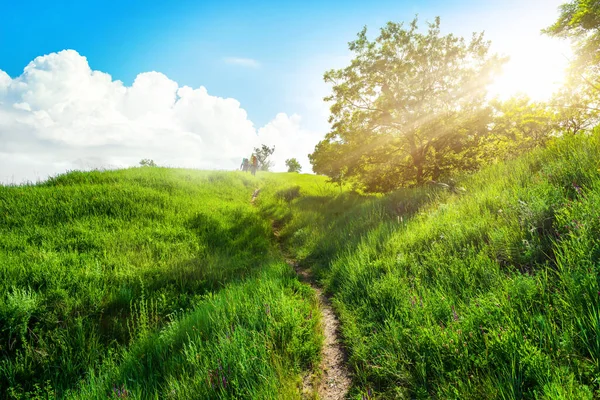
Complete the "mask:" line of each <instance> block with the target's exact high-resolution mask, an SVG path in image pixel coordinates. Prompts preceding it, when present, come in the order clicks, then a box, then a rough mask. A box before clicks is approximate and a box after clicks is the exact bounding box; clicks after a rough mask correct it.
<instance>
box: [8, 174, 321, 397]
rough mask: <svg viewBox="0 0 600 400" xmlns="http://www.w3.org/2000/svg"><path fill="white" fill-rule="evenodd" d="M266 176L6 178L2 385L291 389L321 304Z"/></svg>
mask: <svg viewBox="0 0 600 400" xmlns="http://www.w3.org/2000/svg"><path fill="white" fill-rule="evenodd" d="M258 183H259V182H258V180H256V179H255V178H252V177H251V176H249V175H244V174H241V173H209V172H196V171H185V170H171V169H162V168H136V169H130V170H123V171H111V172H88V173H79V172H73V173H70V174H66V175H62V176H58V177H56V178H54V179H51V180H50V181H48V182H47V183H44V184H42V185H37V186H21V187H0V343H1V345H0V397H3V398H4V397H12V398H28V397H31V396H40V397H41V398H46V396H49V397H52V396H54V395H56V396H57V397H60V398H62V397H67V398H85V399H88V398H102V399H105V398H107V396H108V397H110V396H113V397H114V393H113V392H116V389H122V388H123V389H125V390H127V393H128V396H127V398H181V399H187V398H191V397H196V396H200V397H202V398H227V397H231V398H234V397H236V396H237V397H238V398H239V397H242V398H250V397H252V398H275V397H277V396H278V395H280V396H283V397H289V396H288V395H289V393H296V395H297V393H298V391H297V389H296V388H295V386H294V385H295V384H296V383H297V379H298V374H299V372H300V371H301V370H303V369H308V368H309V367H310V366H311V365H312V364H314V363H315V362H316V361H318V357H319V348H320V341H321V334H320V331H319V329H318V323H319V314H318V313H317V312H314V310H315V298H314V295H313V293H312V292H311V291H310V290H309V289H308V288H307V287H306V286H304V285H301V284H299V283H298V281H297V280H296V279H295V275H294V274H293V271H292V270H291V268H290V267H288V266H287V265H286V264H285V263H284V262H283V261H282V258H281V256H280V254H279V252H278V249H277V248H276V246H274V242H273V241H272V240H271V239H272V230H271V226H270V222H269V221H268V220H265V219H263V218H261V216H260V215H259V213H258V210H257V209H256V208H255V207H253V206H252V205H251V204H250V199H251V196H252V193H253V191H254V189H255V188H256V187H257V186H258ZM119 393H122V392H119ZM192 394H193V395H192ZM190 396H191V397H190Z"/></svg>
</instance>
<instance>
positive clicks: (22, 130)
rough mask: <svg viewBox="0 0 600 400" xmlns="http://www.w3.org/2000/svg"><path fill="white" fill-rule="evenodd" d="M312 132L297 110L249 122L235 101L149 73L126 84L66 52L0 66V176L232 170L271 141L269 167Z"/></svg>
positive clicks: (299, 148) (8, 179)
mask: <svg viewBox="0 0 600 400" xmlns="http://www.w3.org/2000/svg"><path fill="white" fill-rule="evenodd" d="M318 140H319V135H318V134H316V133H314V132H308V131H306V130H304V129H303V128H302V127H301V119H300V117H299V116H298V115H292V116H288V115H286V114H283V113H282V114H278V115H277V116H276V117H275V118H274V119H273V120H272V121H271V122H269V123H268V124H266V125H265V126H264V127H259V128H258V129H257V128H255V127H254V125H253V123H252V121H250V120H249V119H248V115H247V113H246V111H245V110H244V109H243V108H242V107H241V105H240V103H239V102H238V101H237V100H235V99H230V98H228V99H225V98H220V97H216V96H211V95H210V94H209V93H208V92H207V90H206V89H205V88H204V87H200V88H197V89H194V88H191V87H187V86H182V87H180V86H179V85H178V84H177V83H176V82H174V81H172V80H170V79H169V78H168V77H166V76H165V75H163V74H161V73H158V72H146V73H141V74H139V75H138V76H137V78H136V79H135V81H134V82H133V84H132V85H131V86H125V85H124V84H123V83H122V82H121V81H118V80H113V79H112V77H111V76H110V75H109V74H106V73H104V72H100V71H94V70H92V69H91V68H90V66H89V64H88V62H87V59H86V58H85V57H83V56H81V55H79V54H78V53H77V52H76V51H73V50H65V51H61V52H59V53H52V54H48V55H45V56H41V57H38V58H36V59H35V60H33V61H32V62H31V63H30V64H29V65H28V66H27V67H25V69H24V71H23V74H22V75H21V76H19V77H17V78H14V79H12V78H10V77H9V76H8V75H7V74H6V73H5V72H3V71H2V70H0V182H2V183H20V182H22V181H25V180H30V181H35V180H39V179H45V178H46V177H47V176H48V175H54V174H56V173H60V172H64V171H66V170H72V169H90V168H115V167H117V168H118V167H127V166H134V165H137V163H138V162H139V160H141V159H142V158H151V159H153V160H154V161H156V162H157V163H158V164H159V165H169V166H176V167H187V168H202V169H236V168H237V167H238V166H239V164H240V160H241V158H242V157H244V156H246V157H247V156H249V155H250V153H251V152H252V149H253V148H254V147H255V146H259V145H260V144H262V143H264V144H267V145H270V146H273V145H275V147H276V151H275V154H274V155H273V161H274V162H275V170H276V171H283V170H285V165H284V161H285V159H287V158H290V157H296V158H298V159H299V160H300V161H301V163H302V164H303V166H304V169H305V170H306V171H309V170H310V168H309V165H308V158H307V154H308V153H310V152H311V151H312V149H313V148H314V145H315V144H316V143H317V141H318Z"/></svg>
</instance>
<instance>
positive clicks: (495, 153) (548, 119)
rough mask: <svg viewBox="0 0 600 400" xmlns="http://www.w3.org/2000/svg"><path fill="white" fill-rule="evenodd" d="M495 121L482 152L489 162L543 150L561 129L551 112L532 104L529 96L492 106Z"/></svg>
mask: <svg viewBox="0 0 600 400" xmlns="http://www.w3.org/2000/svg"><path fill="white" fill-rule="evenodd" d="M491 106H492V107H493V109H494V118H493V120H492V121H493V122H492V128H491V130H490V135H489V136H488V139H487V141H486V144H485V145H482V148H486V147H487V149H486V150H487V151H485V150H484V154H485V157H486V158H488V159H490V158H491V159H492V160H495V159H504V158H507V157H509V156H510V157H515V156H517V155H520V154H523V153H527V152H529V151H531V150H533V149H535V148H537V147H544V146H545V145H546V144H547V143H548V141H549V140H550V139H551V138H552V136H555V135H557V134H558V132H559V130H558V128H559V126H558V124H557V123H556V119H555V118H556V117H555V114H554V112H553V110H552V108H551V107H550V106H549V105H548V104H545V103H543V102H533V101H531V100H530V99H529V98H528V97H527V96H517V97H513V98H511V99H508V100H506V101H498V100H494V101H492V102H491Z"/></svg>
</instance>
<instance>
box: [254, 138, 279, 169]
mask: <svg viewBox="0 0 600 400" xmlns="http://www.w3.org/2000/svg"><path fill="white" fill-rule="evenodd" d="M274 152H275V146H273V147H269V146H267V145H265V144H263V145H262V146H261V147H255V148H254V154H255V155H256V158H257V160H258V169H259V170H261V171H268V170H269V168H271V167H272V166H273V163H272V162H271V161H269V157H270V156H271V155H272V154H273V153H274Z"/></svg>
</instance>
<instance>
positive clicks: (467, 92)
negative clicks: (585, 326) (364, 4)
mask: <svg viewBox="0 0 600 400" xmlns="http://www.w3.org/2000/svg"><path fill="white" fill-rule="evenodd" d="M349 48H350V50H351V51H352V52H354V54H355V57H354V59H353V60H352V61H351V63H350V65H349V66H347V67H346V68H343V69H339V70H331V71H328V72H326V73H325V77H324V78H325V81H326V82H328V83H331V84H332V85H333V94H332V95H331V96H329V97H327V98H325V100H326V101H331V102H333V105H332V106H331V116H330V123H331V124H332V129H331V131H330V132H329V133H328V134H327V135H326V137H325V139H324V140H323V141H322V142H320V143H319V144H318V145H317V147H316V149H315V151H314V153H313V154H311V155H310V160H311V163H312V165H313V170H314V171H315V172H316V173H321V174H326V175H328V176H330V177H331V178H333V180H337V181H340V180H341V179H347V178H350V179H353V180H354V181H355V182H357V183H359V184H360V185H361V186H362V187H363V188H364V189H365V190H367V191H388V190H391V189H394V188H396V187H399V186H406V185H411V184H422V183H424V182H425V181H426V180H429V179H438V178H439V177H440V176H442V175H444V174H446V173H448V172H450V171H452V170H454V169H471V168H474V167H475V166H476V165H475V164H476V163H477V157H476V156H475V154H473V152H474V149H476V147H477V146H476V145H477V143H478V142H479V141H480V139H481V137H482V135H485V134H486V132H487V130H488V128H487V127H488V124H489V122H490V118H491V109H490V108H489V107H487V106H486V105H485V104H486V103H485V95H486V86H487V85H488V84H489V83H490V82H491V81H492V79H493V77H494V75H495V74H496V73H497V72H498V71H499V70H500V67H501V65H502V63H503V61H504V59H502V58H500V57H498V56H496V55H492V54H490V52H489V42H487V41H486V40H484V37H483V34H473V36H472V38H471V39H470V40H469V41H466V40H465V39H463V38H461V37H457V36H454V35H452V34H449V35H442V34H441V33H440V19H439V18H436V20H435V22H433V23H429V24H428V30H427V32H426V33H421V32H419V31H418V24H417V19H416V18H415V19H414V20H413V21H412V22H411V23H410V24H409V25H408V27H405V26H404V25H403V24H402V23H394V22H389V23H388V24H387V25H386V26H385V27H384V28H382V29H381V31H380V33H379V36H378V37H377V38H376V39H375V40H373V41H371V40H369V38H368V37H367V30H366V28H365V29H363V30H362V31H361V32H360V33H359V34H358V38H357V39H356V40H355V41H353V42H350V44H349Z"/></svg>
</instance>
